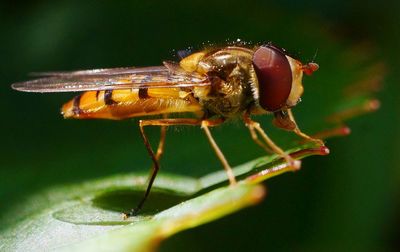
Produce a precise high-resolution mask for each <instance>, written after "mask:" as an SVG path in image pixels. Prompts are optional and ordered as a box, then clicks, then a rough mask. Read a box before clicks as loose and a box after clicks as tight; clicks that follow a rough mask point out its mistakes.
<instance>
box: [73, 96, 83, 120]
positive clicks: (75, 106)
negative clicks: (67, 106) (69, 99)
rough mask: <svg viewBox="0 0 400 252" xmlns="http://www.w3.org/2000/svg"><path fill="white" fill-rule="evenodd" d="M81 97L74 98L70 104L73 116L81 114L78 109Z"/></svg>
mask: <svg viewBox="0 0 400 252" xmlns="http://www.w3.org/2000/svg"><path fill="white" fill-rule="evenodd" d="M81 97H82V94H80V95H77V96H75V97H74V100H73V103H72V112H73V113H74V115H79V114H81V113H82V109H81V108H80V107H79V105H80V103H81Z"/></svg>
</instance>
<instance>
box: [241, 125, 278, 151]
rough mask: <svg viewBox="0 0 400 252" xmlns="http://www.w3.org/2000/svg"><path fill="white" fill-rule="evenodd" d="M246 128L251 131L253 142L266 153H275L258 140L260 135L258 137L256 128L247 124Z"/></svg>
mask: <svg viewBox="0 0 400 252" xmlns="http://www.w3.org/2000/svg"><path fill="white" fill-rule="evenodd" d="M246 126H247V128H248V129H249V131H250V135H251V138H252V139H253V141H254V142H255V143H256V144H258V145H259V146H260V147H261V148H263V149H264V150H265V151H266V152H268V153H272V152H273V151H272V150H271V148H270V147H268V146H267V145H265V144H264V143H263V142H262V141H261V140H260V139H258V135H257V132H256V131H255V129H254V127H253V126H252V125H251V124H247V123H246Z"/></svg>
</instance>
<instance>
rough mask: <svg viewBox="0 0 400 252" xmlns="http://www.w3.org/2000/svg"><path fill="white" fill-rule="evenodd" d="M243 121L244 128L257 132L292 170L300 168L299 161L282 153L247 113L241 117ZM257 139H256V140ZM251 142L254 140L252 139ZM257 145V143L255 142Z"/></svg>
mask: <svg viewBox="0 0 400 252" xmlns="http://www.w3.org/2000/svg"><path fill="white" fill-rule="evenodd" d="M243 120H244V122H245V124H246V126H247V127H248V128H249V129H250V132H251V131H252V130H255V131H257V133H258V134H260V136H261V138H262V139H263V140H264V141H265V143H266V144H267V145H268V146H269V147H270V148H271V149H272V151H273V152H274V153H276V154H277V155H279V156H280V157H282V158H284V159H285V160H286V162H287V163H288V164H289V165H290V166H291V167H293V168H294V169H296V170H297V169H300V166H301V161H299V160H294V159H293V158H292V157H291V156H290V155H288V154H287V153H286V152H284V151H283V150H282V149H281V148H280V147H279V146H278V145H276V144H275V143H274V142H273V141H272V140H271V138H269V137H268V135H267V134H266V133H265V131H264V130H263V129H262V128H261V126H260V124H259V123H258V122H255V121H253V120H251V118H250V116H249V114H248V113H245V114H244V115H243ZM256 139H258V138H256ZM253 140H255V138H254V137H253ZM255 142H256V143H257V141H255Z"/></svg>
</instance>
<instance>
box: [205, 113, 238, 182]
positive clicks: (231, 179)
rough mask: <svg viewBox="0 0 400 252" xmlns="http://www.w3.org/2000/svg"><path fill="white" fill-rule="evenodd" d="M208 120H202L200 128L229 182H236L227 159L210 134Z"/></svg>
mask: <svg viewBox="0 0 400 252" xmlns="http://www.w3.org/2000/svg"><path fill="white" fill-rule="evenodd" d="M208 126H210V121H207V120H204V121H202V122H201V128H202V129H203V130H204V132H205V133H206V135H207V138H208V141H209V142H210V144H211V146H212V147H213V149H214V151H215V153H216V154H217V157H218V159H219V160H220V161H221V163H222V166H223V167H224V169H225V171H226V174H227V175H228V179H229V183H230V184H231V185H235V184H236V179H235V175H234V174H233V171H232V168H231V166H230V165H229V163H228V161H227V160H226V158H225V156H224V154H223V153H222V151H221V149H220V148H219V147H218V145H217V143H216V142H215V140H214V138H213V137H212V135H211V132H210V129H209V128H208Z"/></svg>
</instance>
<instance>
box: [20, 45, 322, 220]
mask: <svg viewBox="0 0 400 252" xmlns="http://www.w3.org/2000/svg"><path fill="white" fill-rule="evenodd" d="M317 69H318V65H317V64H316V63H313V62H311V63H308V64H302V63H301V62H300V61H298V60H296V59H294V58H292V57H290V56H289V55H287V53H286V52H285V51H284V50H283V49H280V48H278V47H276V46H273V45H272V44H267V45H261V46H253V47H246V46H235V45H231V46H226V47H220V48H212V49H205V50H203V51H199V52H195V53H192V54H190V55H188V56H186V57H185V58H183V59H181V60H180V61H179V63H175V62H169V61H165V62H163V66H155V67H143V68H135V67H127V68H110V69H95V70H83V71H73V72H45V73H40V74H39V76H40V78H38V79H35V80H31V81H26V82H20V83H15V84H13V85H12V88H13V89H16V90H19V91H26V92H41V93H46V92H76V91H85V92H83V93H81V94H79V95H78V96H76V97H75V98H73V99H72V100H71V101H69V102H67V103H65V104H64V105H63V107H62V115H63V116H64V118H74V119H94V118H96V119H97V118H101V119H113V120H119V119H125V118H132V117H144V116H148V115H159V116H162V118H160V119H141V120H139V129H140V134H141V137H142V138H143V141H144V144H145V146H146V149H147V151H148V153H149V155H150V157H151V159H152V163H153V167H152V173H151V175H150V177H149V181H148V185H147V189H146V191H145V193H144V196H143V198H142V200H141V201H140V202H139V204H138V205H137V207H136V208H133V209H132V210H131V211H130V212H128V213H126V214H125V217H128V216H132V215H136V214H137V212H138V211H139V210H140V209H141V208H142V206H143V203H144V202H145V200H146V198H147V196H148V195H149V193H150V190H151V187H152V185H153V182H154V180H155V178H156V175H157V172H158V171H159V169H160V165H159V160H160V158H161V156H162V154H163V149H164V142H165V135H166V128H167V127H169V126H174V125H198V126H200V127H201V128H202V129H203V130H204V132H205V134H206V136H207V138H208V140H209V142H210V144H211V146H212V148H213V149H214V151H215V153H216V155H217V157H218V158H219V160H220V161H221V163H222V166H223V168H224V169H225V171H226V173H227V176H228V178H229V182H230V184H231V185H234V184H236V179H235V176H234V174H233V172H232V169H231V167H230V165H229V163H228V161H227V160H226V158H225V156H224V155H223V153H222V151H221V150H220V148H219V147H218V145H217V143H216V142H215V141H214V139H213V137H212V135H211V132H210V130H209V127H214V126H217V125H220V124H221V123H223V122H224V121H226V120H227V119H231V118H237V117H240V118H242V119H243V121H244V123H245V125H246V126H247V128H248V129H249V131H250V135H251V137H252V139H253V140H254V141H255V143H256V144H258V145H260V146H261V147H262V148H264V149H265V150H266V151H269V152H271V151H272V152H274V153H276V154H278V155H279V156H281V157H282V158H284V159H285V160H286V162H287V163H288V164H289V165H291V166H293V167H295V168H296V167H297V168H299V167H300V164H301V163H300V161H297V160H294V159H293V158H292V157H290V156H289V155H288V154H286V153H285V152H284V151H283V150H282V149H281V148H280V147H278V146H277V145H276V144H275V143H274V142H273V141H272V140H271V139H270V138H269V137H268V135H267V134H266V133H265V132H264V131H263V129H262V128H261V126H260V124H259V123H257V122H255V121H253V120H252V119H251V117H250V116H251V115H255V114H273V115H274V120H273V123H274V125H275V126H277V127H279V128H282V129H285V130H288V131H293V132H294V133H296V134H297V135H299V136H300V137H302V138H304V139H306V140H310V141H317V142H319V143H320V144H323V143H322V141H321V140H319V139H314V138H312V137H310V136H308V135H306V134H305V133H303V132H302V131H301V130H300V129H299V128H298V126H297V124H296V121H295V119H294V117H293V114H292V112H291V108H292V107H294V106H295V105H296V104H297V103H298V102H299V101H300V97H301V95H302V94H303V85H302V77H303V73H305V74H311V73H313V72H314V71H316V70H317ZM187 112H191V113H193V114H194V116H193V117H188V118H168V114H171V113H174V114H176V113H187ZM146 126H159V127H160V129H161V136H160V140H159V144H158V148H157V150H156V151H154V150H153V149H152V147H151V145H150V143H149V141H148V138H147V136H146V134H145V131H144V128H145V127H146Z"/></svg>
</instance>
